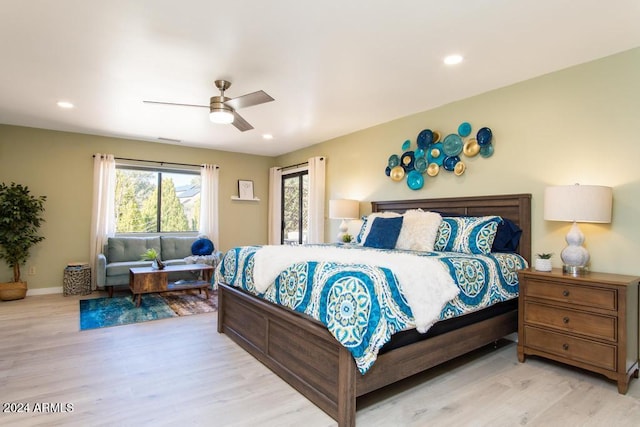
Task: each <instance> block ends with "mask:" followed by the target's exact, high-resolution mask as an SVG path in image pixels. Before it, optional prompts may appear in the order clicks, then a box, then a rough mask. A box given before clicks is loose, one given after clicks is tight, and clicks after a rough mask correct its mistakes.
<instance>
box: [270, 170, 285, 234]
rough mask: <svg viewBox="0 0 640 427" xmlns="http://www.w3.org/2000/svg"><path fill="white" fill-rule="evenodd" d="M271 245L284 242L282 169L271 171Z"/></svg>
mask: <svg viewBox="0 0 640 427" xmlns="http://www.w3.org/2000/svg"><path fill="white" fill-rule="evenodd" d="M268 237H269V244H270V245H279V244H280V242H281V241H282V169H281V168H279V167H275V168H271V169H269V233H268Z"/></svg>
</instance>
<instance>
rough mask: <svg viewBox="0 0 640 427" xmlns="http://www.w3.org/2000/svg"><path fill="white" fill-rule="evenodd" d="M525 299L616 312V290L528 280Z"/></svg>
mask: <svg viewBox="0 0 640 427" xmlns="http://www.w3.org/2000/svg"><path fill="white" fill-rule="evenodd" d="M526 297H535V298H545V299H549V300H553V301H560V302H565V303H567V304H578V305H584V306H587V307H595V308H603V309H605V310H617V308H618V307H617V304H616V297H617V295H616V290H615V289H601V288H591V287H586V286H573V285H568V284H566V283H560V282H553V281H542V280H536V279H529V280H528V281H527V287H526Z"/></svg>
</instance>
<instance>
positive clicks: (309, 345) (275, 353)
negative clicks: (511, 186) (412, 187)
mask: <svg viewBox="0 0 640 427" xmlns="http://www.w3.org/2000/svg"><path fill="white" fill-rule="evenodd" d="M371 205H372V210H373V211H374V212H381V211H396V212H404V211H405V210H407V209H416V208H422V209H423V210H434V211H440V212H447V213H457V214H464V215H470V216H482V215H500V216H503V217H505V218H509V219H511V220H512V221H514V222H515V223H516V224H518V225H519V227H520V228H521V229H522V237H521V239H520V248H519V253H520V254H521V255H522V256H524V257H525V258H526V259H527V261H529V262H530V261H531V195H530V194H515V195H499V196H481V197H455V198H441V199H425V200H403V201H391V202H372V203H371ZM219 285H220V287H219V291H218V306H219V309H218V332H221V333H225V334H227V335H228V336H229V337H230V338H231V339H232V340H234V341H235V342H236V343H237V344H238V345H240V346H241V347H242V348H244V349H245V350H246V351H248V352H249V353H251V354H252V355H253V356H254V357H255V358H256V359H258V360H259V361H261V362H262V363H263V364H265V365H266V366H267V367H268V368H269V369H271V370H272V371H273V372H274V373H276V374H277V375H279V376H280V377H281V378H282V379H284V380H285V381H286V382H287V383H289V384H290V385H291V386H293V387H294V388H295V389H296V390H298V391H299V392H300V393H302V394H303V395H304V396H305V397H307V398H308V399H309V400H311V401H312V402H313V403H315V404H316V405H317V406H318V407H320V409H322V410H323V411H325V412H326V413H327V414H328V415H329V416H331V417H332V418H334V419H335V420H336V421H337V422H338V425H339V426H340V427H346V426H354V425H355V421H356V398H357V397H359V396H362V395H364V394H367V393H369V392H371V391H373V390H377V389H379V388H381V387H384V386H386V385H388V384H391V383H394V382H396V381H399V380H401V379H404V378H407V377H409V376H411V375H414V374H416V373H419V372H422V371H424V370H426V369H429V368H431V367H433V366H436V365H438V364H440V363H443V362H445V361H448V360H451V359H453V358H455V357H458V356H460V355H463V354H465V353H468V352H470V351H472V350H475V349H477V348H480V347H482V346H484V345H487V344H490V343H492V342H494V341H496V340H498V339H500V338H502V337H504V336H505V335H508V334H510V333H512V332H516V331H517V329H518V316H517V309H514V310H512V311H508V312H507V313H504V314H500V315H497V316H495V317H491V318H488V319H486V320H483V321H480V322H478V323H474V324H471V325H468V326H465V327H462V328H460V329H455V330H453V331H450V332H447V333H444V334H442V335H437V336H435V337H432V338H429V339H426V340H423V341H419V342H416V343H414V344H410V345H408V346H404V347H400V348H396V349H394V350H391V351H389V352H386V353H384V354H381V355H379V356H378V358H377V360H376V362H375V363H374V365H373V366H372V367H371V369H370V370H369V371H368V372H367V373H366V374H365V375H361V374H360V373H359V371H358V369H357V367H356V365H355V362H354V361H353V358H352V357H351V354H350V353H349V351H348V350H347V349H345V348H344V347H343V346H341V345H340V344H339V343H338V341H336V340H335V338H334V337H333V336H332V335H331V334H330V333H329V332H328V330H327V329H326V328H325V327H324V325H322V324H321V323H320V322H317V321H315V320H313V319H311V318H310V317H308V316H306V315H303V314H301V313H297V312H294V311H291V310H289V309H287V308H284V307H280V306H277V305H274V304H271V303H269V302H266V301H263V300H261V299H259V298H256V297H254V296H252V295H250V294H247V293H245V292H244V291H242V290H239V289H237V288H233V287H230V286H227V285H225V284H223V283H221V284H219Z"/></svg>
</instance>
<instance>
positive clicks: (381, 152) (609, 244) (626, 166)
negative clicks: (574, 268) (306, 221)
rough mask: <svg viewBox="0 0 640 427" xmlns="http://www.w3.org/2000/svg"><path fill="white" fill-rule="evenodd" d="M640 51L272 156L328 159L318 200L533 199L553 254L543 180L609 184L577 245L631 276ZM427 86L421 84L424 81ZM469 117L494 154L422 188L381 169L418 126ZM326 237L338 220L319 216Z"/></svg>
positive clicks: (636, 243) (595, 264)
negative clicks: (485, 132) (490, 139)
mask: <svg viewBox="0 0 640 427" xmlns="http://www.w3.org/2000/svg"><path fill="white" fill-rule="evenodd" d="M638 75H640V48H636V49H633V50H630V51H627V52H623V53H620V54H617V55H613V56H610V57H606V58H603V59H600V60H597V61H593V62H589V63H586V64H582V65H579V66H576V67H572V68H569V69H566V70H562V71H559V72H555V73H552V74H548V75H544V76H541V77H538V78H535V79H532V80H528V81H525V82H522V83H518V84H515V85H512V86H508V87H504V88H501V89H498V90H494V91H491V92H488V93H485V94H482V95H479V96H474V97H471V98H468V99H464V100H461V101H458V102H454V103H451V104H448V105H445V106H442V107H439V108H436V109H433V110H430V111H426V112H423V113H420V114H415V115H412V116H408V117H404V118H402V119H399V120H395V121H392V122H389V123H385V124H382V125H379V126H375V127H372V128H369V129H365V130H362V131H358V132H355V133H352V134H350V135H346V136H343V137H340V138H336V139H333V140H330V141H327V142H324V143H321V144H317V145H314V146H312V147H309V148H306V149H303V150H299V151H295V152H292V153H289V154H287V155H283V156H280V157H278V158H277V162H276V163H277V164H278V165H288V164H293V163H297V162H300V161H304V160H305V159H307V158H309V157H311V156H318V155H323V156H326V157H327V199H334V198H354V199H358V200H361V204H360V213H361V214H366V213H369V212H370V204H369V202H370V201H372V200H399V199H414V198H430V197H447V196H473V195H484V194H508V193H531V194H532V195H533V200H532V204H533V212H532V221H533V225H532V232H533V252H534V253H536V252H553V253H554V254H555V255H554V257H553V263H554V266H556V267H560V266H561V261H560V257H559V254H560V251H561V250H562V248H563V247H564V246H565V242H564V236H565V235H566V233H567V232H568V230H569V226H570V224H569V223H562V222H550V221H544V220H543V201H542V197H543V192H544V188H545V187H546V186H549V185H566V184H573V183H576V182H579V183H581V184H597V185H607V186H611V187H613V193H614V207H613V220H612V223H611V224H582V225H581V226H580V228H581V229H582V231H583V232H584V234H585V236H586V242H585V246H586V247H587V248H588V249H589V251H590V253H591V258H592V261H591V268H592V270H596V271H606V272H618V273H626V274H638V275H640V266H639V263H638V256H639V254H640V227H639V226H638V220H637V218H638V216H639V214H640V197H639V195H640V185H639V179H640V174H639V173H638V159H640V141H639V138H638V125H639V121H638V117H640V79H638V77H637V76H638ZM425 84H428V83H425ZM463 121H468V122H470V123H471V124H472V125H473V128H474V132H475V131H477V130H478V129H479V128H480V127H482V126H488V127H490V128H491V129H492V130H493V134H494V145H495V154H494V155H493V156H492V157H490V158H487V159H485V158H480V157H479V156H478V157H474V158H471V159H466V160H465V161H466V163H467V170H466V172H465V173H464V175H462V176H460V177H456V176H455V175H454V174H452V173H446V172H444V171H441V172H440V174H439V175H438V176H436V177H434V178H429V177H428V178H426V182H425V186H424V188H422V189H421V190H418V191H413V190H410V189H409V188H408V187H407V186H406V181H402V182H398V183H396V182H393V181H391V179H390V178H388V177H386V176H385V174H384V169H385V166H386V164H387V159H388V157H389V156H390V155H391V154H394V153H395V154H401V153H402V151H401V145H402V142H403V141H405V140H406V139H411V141H412V144H413V145H412V147H415V143H416V142H415V141H416V136H417V134H418V133H419V132H420V131H421V130H422V129H424V128H431V129H433V130H438V131H440V132H441V133H442V134H443V136H444V135H446V134H448V133H455V132H456V130H457V127H458V125H459V124H460V123H461V122H463ZM326 221H327V222H326V227H325V230H326V235H325V237H326V239H327V241H333V240H334V238H333V236H335V235H336V234H337V232H338V225H339V221H338V220H326Z"/></svg>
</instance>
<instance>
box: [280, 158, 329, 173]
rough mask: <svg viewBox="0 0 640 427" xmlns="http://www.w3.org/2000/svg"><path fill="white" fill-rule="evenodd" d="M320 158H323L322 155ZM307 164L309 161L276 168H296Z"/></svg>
mask: <svg viewBox="0 0 640 427" xmlns="http://www.w3.org/2000/svg"><path fill="white" fill-rule="evenodd" d="M320 160H324V157H320ZM308 164H309V162H302V163H296V164H295V165H289V166H282V167H281V168H278V170H279V171H282V170H285V169H291V168H297V167H298V166H302V165H308Z"/></svg>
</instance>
